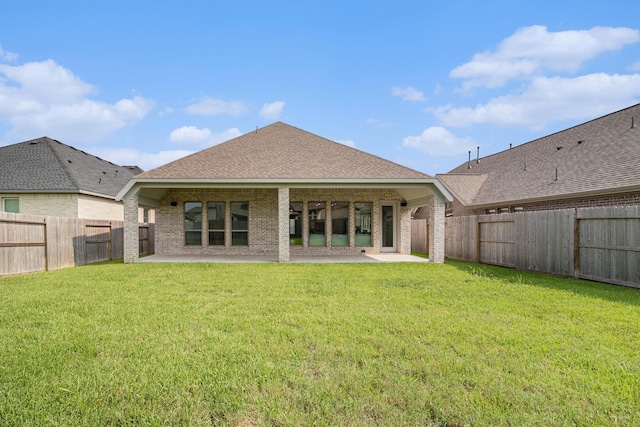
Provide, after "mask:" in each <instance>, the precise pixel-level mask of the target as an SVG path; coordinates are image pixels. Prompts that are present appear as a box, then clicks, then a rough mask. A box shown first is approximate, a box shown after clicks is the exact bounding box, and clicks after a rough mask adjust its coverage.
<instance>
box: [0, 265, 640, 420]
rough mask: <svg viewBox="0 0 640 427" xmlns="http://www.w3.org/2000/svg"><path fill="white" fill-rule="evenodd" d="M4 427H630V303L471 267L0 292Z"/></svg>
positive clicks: (129, 268)
mask: <svg viewBox="0 0 640 427" xmlns="http://www.w3.org/2000/svg"><path fill="white" fill-rule="evenodd" d="M0 342H1V343H2V345H1V346H0V424H1V425H7V426H12V425H91V426H93V425H211V424H214V425H233V426H258V425H345V426H350V425H351V426H356V425H394V426H396V425H427V426H464V425H473V426H477V425H517V426H521V425H536V426H539V425H545V426H556V425H640V403H639V402H640V292H639V291H638V290H634V289H628V288H622V287H616V286H611V285H604V284H598V283H591V282H585V281H574V280H568V279H560V278H553V277H548V276H543V275H538V274H530V273H522V272H517V271H514V270H509V269H502V268H497V267H495V268H494V267H489V266H483V265H478V264H472V263H463V262H454V261H448V262H447V263H446V264H445V265H433V264H400V263H399V264H384V263H381V264H344V265H336V264H327V265H320V264H285V265H280V264H129V265H124V264H121V263H115V262H111V263H105V264H97V265H91V266H85V267H77V268H72V269H66V270H59V271H54V272H48V273H39V274H32V275H25V276H17V277H8V278H3V279H0Z"/></svg>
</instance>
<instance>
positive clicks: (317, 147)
mask: <svg viewBox="0 0 640 427" xmlns="http://www.w3.org/2000/svg"><path fill="white" fill-rule="evenodd" d="M136 178H139V179H148V178H170V179H253V180H258V179H385V178H386V179H393V178H416V179H422V178H433V177H431V176H430V175H427V174H424V173H422V172H418V171H415V170H413V169H409V168H406V167H404V166H401V165H398V164H396V163H393V162H391V161H389V160H385V159H383V158H380V157H377V156H374V155H372V154H369V153H365V152H363V151H360V150H356V149H355V148H351V147H348V146H346V145H344V144H340V143H338V142H334V141H331V140H328V139H326V138H323V137H321V136H318V135H314V134H312V133H310V132H307V131H304V130H302V129H298V128H296V127H293V126H290V125H287V124H285V123H282V122H277V123H274V124H272V125H269V126H266V127H263V128H261V129H257V130H256V131H253V132H249V133H247V134H244V135H242V136H239V137H237V138H234V139H231V140H229V141H227V142H224V143H222V144H218V145H215V146H213V147H210V148H207V149H205V150H202V151H199V152H197V153H194V154H192V155H190V156H187V157H183V158H182V159H179V160H176V161H174V162H172V163H169V164H167V165H164V166H160V167H159V168H156V169H153V170H150V171H148V172H145V173H143V174H141V175H139V176H138V177H136Z"/></svg>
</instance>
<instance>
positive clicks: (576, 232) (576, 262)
mask: <svg viewBox="0 0 640 427" xmlns="http://www.w3.org/2000/svg"><path fill="white" fill-rule="evenodd" d="M573 277H575V278H576V279H578V278H579V277H580V218H578V209H574V210H573Z"/></svg>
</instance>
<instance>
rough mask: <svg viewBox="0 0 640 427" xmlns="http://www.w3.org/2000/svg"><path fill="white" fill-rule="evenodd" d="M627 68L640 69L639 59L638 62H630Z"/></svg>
mask: <svg viewBox="0 0 640 427" xmlns="http://www.w3.org/2000/svg"><path fill="white" fill-rule="evenodd" d="M629 69H630V70H631V71H640V61H638V62H636V63H634V64H631V65H630V66H629Z"/></svg>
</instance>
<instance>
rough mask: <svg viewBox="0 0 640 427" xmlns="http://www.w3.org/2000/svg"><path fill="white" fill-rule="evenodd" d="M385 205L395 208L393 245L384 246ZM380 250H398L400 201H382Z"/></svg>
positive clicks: (389, 251)
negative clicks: (383, 212)
mask: <svg viewBox="0 0 640 427" xmlns="http://www.w3.org/2000/svg"><path fill="white" fill-rule="evenodd" d="M385 206H391V207H392V208H393V210H392V213H393V246H383V244H384V215H383V214H382V209H383V208H384V207H385ZM379 215H380V252H388V253H393V252H398V228H399V227H398V202H393V201H391V202H389V201H381V202H380V209H379Z"/></svg>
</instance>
